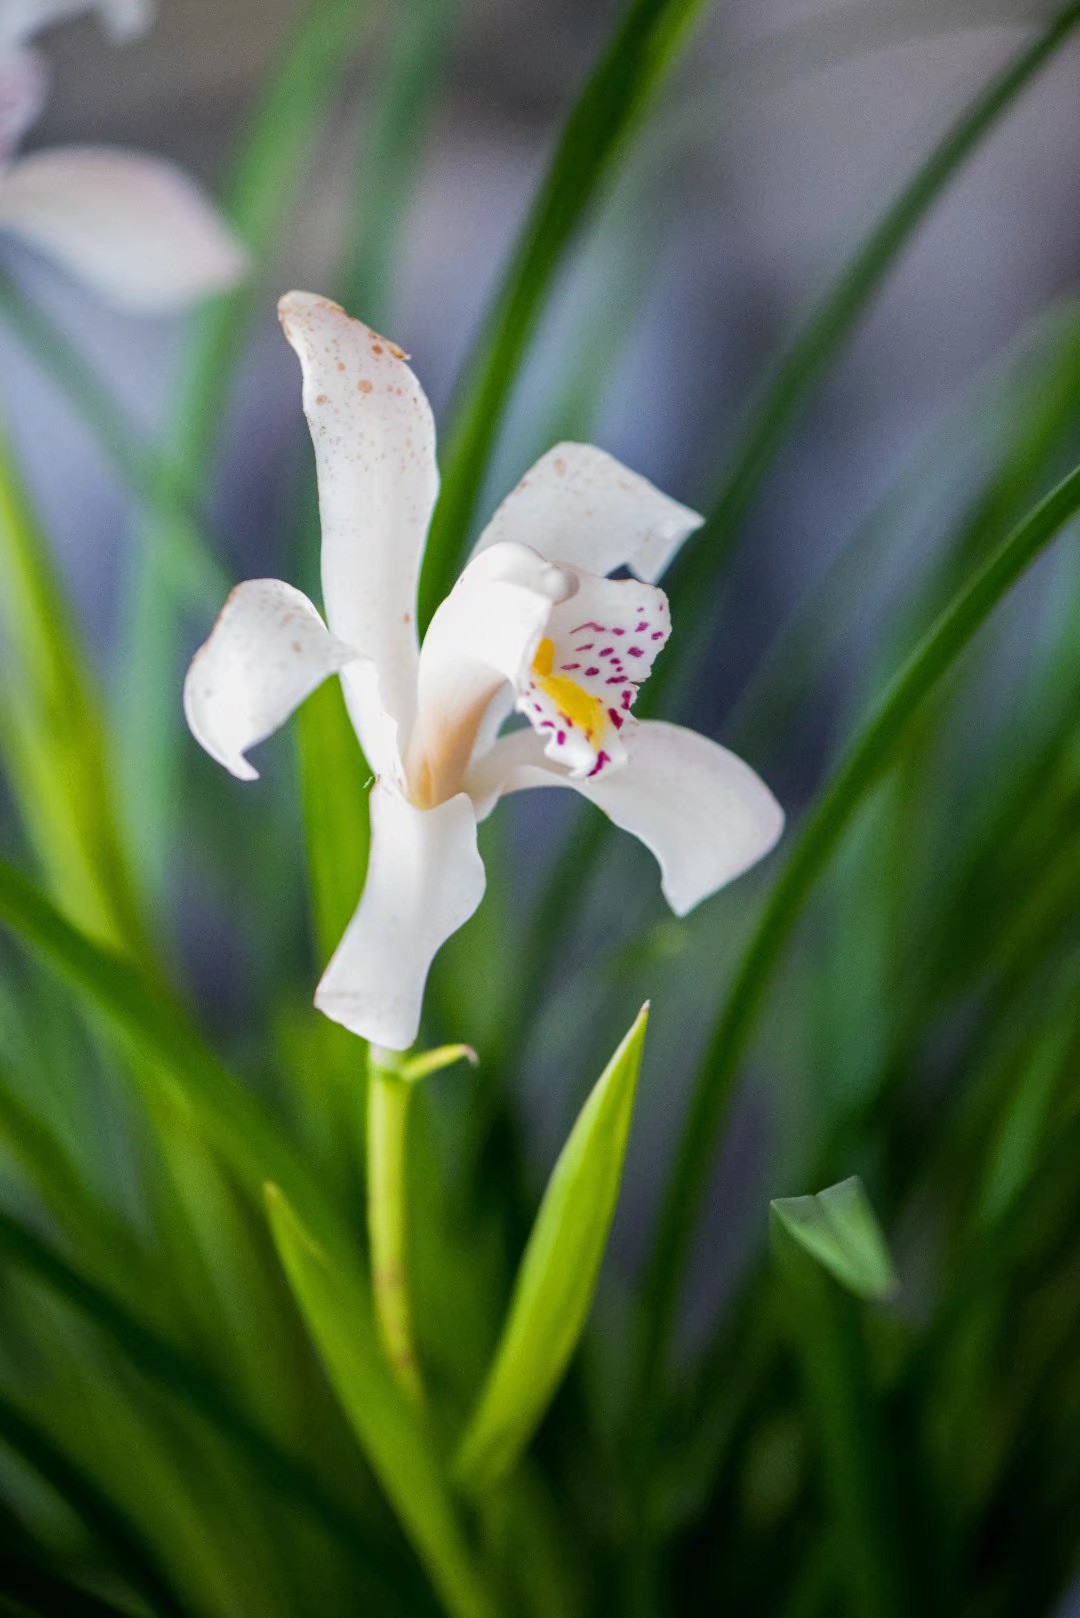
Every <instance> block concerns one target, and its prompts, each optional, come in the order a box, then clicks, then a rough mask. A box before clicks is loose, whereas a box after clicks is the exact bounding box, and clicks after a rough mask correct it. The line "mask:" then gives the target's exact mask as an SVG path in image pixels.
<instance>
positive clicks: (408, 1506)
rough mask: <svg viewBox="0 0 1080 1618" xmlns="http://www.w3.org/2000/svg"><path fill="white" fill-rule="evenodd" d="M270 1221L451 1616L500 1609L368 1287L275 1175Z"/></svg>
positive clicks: (368, 1446) (348, 1409) (302, 1303)
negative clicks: (393, 1367) (321, 1241)
mask: <svg viewBox="0 0 1080 1618" xmlns="http://www.w3.org/2000/svg"><path fill="white" fill-rule="evenodd" d="M266 1207H267V1213H268V1216H269V1220H270V1228H271V1231H272V1234H273V1237H274V1242H275V1245H276V1247H277V1250H278V1255H279V1257H280V1259H281V1262H282V1266H283V1268H284V1270H285V1274H286V1276H287V1277H288V1281H289V1285H290V1286H291V1288H292V1291H293V1295H294V1296H295V1298H296V1301H297V1305H298V1306H299V1309H300V1313H301V1315H302V1316H303V1318H304V1320H305V1321H306V1323H307V1327H308V1330H309V1332H310V1333H311V1336H312V1339H313V1341H314V1343H315V1344H316V1347H317V1348H318V1352H319V1356H320V1358H321V1359H322V1362H323V1364H324V1366H325V1367H326V1371H327V1374H328V1376H329V1378H330V1381H331V1383H332V1385H333V1387H334V1390H335V1392H336V1393H337V1396H338V1399H339V1401H340V1403H341V1406H342V1409H343V1410H344V1412H345V1414H346V1416H347V1417H348V1419H349V1422H350V1424H351V1426H352V1428H353V1431H354V1433H355V1434H356V1437H357V1439H358V1440H359V1442H360V1445H361V1447H362V1448H363V1450H364V1453H365V1454H366V1455H367V1458H368V1460H369V1462H370V1464H371V1467H372V1469H373V1470H374V1472H375V1474H376V1476H377V1477H378V1479H379V1481H380V1483H381V1484H382V1487H383V1489H384V1490H385V1491H386V1495H387V1497H388V1499H389V1500H390V1502H391V1504H392V1505H393V1507H394V1509H395V1510H396V1512H397V1514H398V1516H399V1518H400V1520H401V1522H402V1525H403V1526H404V1528H405V1530H406V1532H407V1533H408V1534H409V1536H410V1538H411V1540H412V1542H413V1545H414V1546H415V1548H416V1550H417V1553H418V1555H419V1556H420V1559H421V1560H422V1562H423V1563H424V1566H425V1567H426V1569H427V1572H428V1575H429V1577H430V1578H431V1581H432V1583H433V1585H434V1586H435V1588H436V1590H437V1591H438V1593H439V1595H440V1597H441V1599H442V1601H443V1603H444V1604H445V1606H446V1609H447V1611H448V1612H449V1613H451V1614H453V1618H493V1609H492V1607H491V1604H490V1602H489V1599H488V1596H487V1593H486V1591H485V1589H484V1587H483V1584H482V1582H481V1580H480V1576H479V1574H478V1572H477V1571H476V1569H475V1567H474V1566H473V1562H472V1557H471V1554H470V1552H469V1550H468V1547H467V1546H466V1544H465V1541H464V1537H463V1535H462V1532H461V1529H460V1526H459V1524H458V1521H457V1517H456V1514H455V1511H454V1508H453V1505H452V1503H451V1500H450V1497H449V1494H448V1492H447V1490H446V1486H445V1484H444V1482H443V1479H442V1476H441V1475H440V1472H439V1468H438V1466H437V1465H436V1462H435V1459H434V1456H433V1454H432V1450H431V1446H430V1443H429V1440H428V1435H427V1433H426V1431H425V1429H424V1427H423V1425H422V1424H421V1421H420V1419H419V1417H418V1416H417V1415H415V1414H414V1412H413V1411H412V1410H411V1409H410V1408H409V1406H408V1405H407V1404H406V1402H405V1400H404V1399H403V1398H402V1396H401V1394H400V1393H399V1392H398V1389H397V1387H396V1386H395V1384H394V1380H393V1377H392V1375H391V1373H390V1370H389V1367H388V1366H387V1364H386V1362H385V1360H384V1359H383V1357H382V1352H381V1349H380V1347H379V1343H378V1340H377V1337H376V1331H375V1321H374V1317H373V1314H372V1309H371V1303H370V1300H369V1298H368V1295H367V1292H366V1291H365V1289H364V1288H363V1287H362V1286H361V1285H360V1283H359V1281H358V1280H357V1279H356V1277H355V1276H353V1275H351V1274H348V1273H346V1271H345V1270H344V1269H343V1268H341V1267H340V1266H338V1265H337V1264H335V1263H333V1262H332V1261H331V1259H330V1258H329V1257H328V1256H327V1254H326V1253H325V1251H324V1250H323V1249H322V1248H321V1247H320V1246H319V1245H318V1244H317V1243H316V1242H315V1241H314V1240H313V1239H312V1237H311V1235H310V1234H309V1232H308V1231H307V1230H306V1229H305V1227H304V1225H303V1224H302V1223H301V1221H300V1220H299V1218H298V1217H297V1215H296V1214H295V1213H294V1211H293V1209H292V1207H291V1206H290V1204H289V1203H288V1201H287V1200H286V1198H285V1197H284V1195H283V1194H282V1192H281V1190H280V1189H279V1188H278V1187H277V1186H274V1185H268V1186H267V1187H266Z"/></svg>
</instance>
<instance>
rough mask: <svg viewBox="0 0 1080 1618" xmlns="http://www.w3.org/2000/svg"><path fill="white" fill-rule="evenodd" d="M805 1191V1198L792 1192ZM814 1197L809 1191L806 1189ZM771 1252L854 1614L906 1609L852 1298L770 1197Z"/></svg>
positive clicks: (883, 1457) (867, 1617)
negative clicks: (802, 1381) (818, 1451)
mask: <svg viewBox="0 0 1080 1618" xmlns="http://www.w3.org/2000/svg"><path fill="white" fill-rule="evenodd" d="M793 1200H802V1199H793ZM811 1200H813V1199H811ZM771 1231H772V1242H773V1254H774V1258H775V1260H776V1264H777V1268H778V1270H779V1273H780V1277H781V1280H782V1283H783V1287H784V1294H785V1302H786V1304H787V1306H788V1314H789V1323H790V1330H791V1335H792V1340H793V1343H794V1346H795V1349H796V1351H797V1353H798V1355H799V1358H800V1360H801V1362H802V1367H803V1372H804V1375H805V1378H806V1384H807V1392H808V1394H809V1401H810V1408H811V1412H812V1415H813V1418H814V1422H815V1425H816V1428H817V1433H818V1443H819V1445H820V1449H821V1456H822V1462H823V1470H824V1475H825V1484H826V1488H827V1490H828V1495H829V1500H830V1505H831V1514H830V1520H829V1522H828V1525H827V1526H828V1530H829V1532H830V1535H831V1536H835V1538H836V1540H837V1542H838V1548H839V1550H840V1555H839V1557H838V1566H839V1568H840V1570H841V1572H842V1576H843V1578H844V1579H845V1580H846V1582H847V1584H848V1593H849V1599H850V1608H849V1609H847V1610H850V1611H851V1612H852V1613H858V1614H859V1618H902V1615H903V1614H904V1613H907V1612H910V1611H911V1610H912V1609H911V1606H910V1605H909V1601H908V1599H907V1594H906V1591H907V1586H908V1583H909V1575H908V1568H907V1559H906V1558H905V1557H904V1555H903V1553H902V1550H901V1546H900V1542H899V1528H898V1523H897V1509H896V1507H897V1498H896V1490H895V1487H894V1482H893V1477H892V1469H891V1466H890V1454H889V1448H888V1446H887V1444H886V1442H885V1436H884V1433H883V1431H882V1421H881V1414H880V1411H879V1408H878V1401H877V1398H876V1396H875V1393H874V1390H873V1377H872V1373H871V1367H870V1365H869V1357H868V1354H867V1349H866V1344H865V1342H864V1340H863V1335H862V1331H861V1321H860V1319H859V1315H858V1310H857V1306H856V1305H855V1304H854V1303H853V1302H852V1300H851V1299H850V1298H848V1297H846V1296H845V1295H844V1293H843V1292H842V1291H840V1290H839V1288H838V1287H837V1286H836V1285H835V1284H834V1282H833V1281H832V1280H830V1278H829V1277H828V1276H827V1275H826V1274H824V1273H823V1271H822V1269H821V1267H820V1264H819V1262H818V1258H819V1255H817V1254H814V1256H813V1257H811V1254H810V1250H809V1248H808V1247H807V1245H806V1243H805V1241H804V1240H803V1236H802V1234H801V1233H800V1232H799V1230H798V1229H796V1230H793V1229H792V1228H791V1225H790V1224H789V1222H788V1220H787V1218H785V1216H784V1215H783V1214H782V1213H781V1212H780V1207H779V1205H778V1204H777V1203H773V1204H772V1215H771Z"/></svg>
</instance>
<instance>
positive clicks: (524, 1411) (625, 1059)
mask: <svg viewBox="0 0 1080 1618" xmlns="http://www.w3.org/2000/svg"><path fill="white" fill-rule="evenodd" d="M648 1016H649V1008H648V1005H647V1004H646V1005H644V1006H642V1008H641V1010H640V1012H639V1013H638V1015H637V1017H636V1018H635V1020H634V1023H633V1025H632V1027H631V1028H630V1029H629V1031H628V1033H627V1034H626V1036H625V1038H624V1039H623V1040H622V1043H621V1044H620V1045H619V1048H618V1050H617V1051H616V1052H615V1054H614V1056H613V1057H612V1058H611V1061H610V1062H609V1063H608V1065H607V1067H606V1068H605V1069H604V1072H603V1073H602V1074H601V1076H600V1078H599V1079H598V1080H597V1082H596V1084H595V1086H594V1087H593V1090H592V1092H591V1094H590V1096H589V1098H588V1100H587V1101H586V1103H585V1105H584V1107H583V1108H582V1109H581V1112H580V1114H579V1115H578V1119H577V1122H576V1123H575V1125H574V1128H573V1130H572V1131H571V1134H570V1138H569V1139H568V1140H567V1142H566V1145H565V1146H564V1147H563V1149H562V1152H561V1153H560V1155H559V1159H558V1162H557V1163H556V1164H555V1167H554V1169H553V1171H552V1174H551V1178H550V1180H549V1181H548V1185H547V1189H546V1190H545V1192H544V1198H543V1202H542V1203H541V1205H540V1211H539V1213H538V1214H537V1216H536V1222H535V1224H534V1225H533V1228H532V1233H531V1235H530V1237H529V1241H528V1245H527V1247H526V1249H525V1255H524V1257H523V1258H522V1261H521V1266H520V1268H519V1270H518V1274H517V1278H516V1280H515V1283H514V1291H513V1296H512V1297H511V1300H510V1308H509V1310H508V1312H507V1317H506V1321H505V1324H504V1326H503V1332H502V1336H501V1338H500V1340H499V1344H498V1347H497V1349H496V1351H495V1358H494V1360H493V1362H492V1366H491V1369H490V1371H489V1373H488V1377H487V1381H486V1383H485V1385H484V1388H483V1391H482V1392H481V1395H480V1399H479V1401H478V1403H477V1406H476V1410H475V1412H474V1415H473V1418H472V1421H471V1423H470V1425H469V1428H468V1430H467V1432H466V1434H465V1437H464V1439H463V1440H462V1444H461V1448H460V1450H459V1452H458V1457H457V1462H456V1468H455V1470H456V1474H457V1476H458V1478H459V1480H460V1481H461V1482H462V1484H464V1485H465V1487H467V1488H469V1489H471V1490H473V1491H477V1490H481V1489H484V1488H488V1487H490V1486H491V1485H492V1484H493V1483H495V1482H497V1480H498V1479H499V1478H500V1477H501V1476H503V1475H504V1474H505V1473H506V1472H508V1471H509V1470H510V1469H511V1468H512V1467H513V1465H514V1464H515V1462H516V1461H517V1459H518V1457H519V1456H520V1454H521V1452H522V1450H523V1449H524V1448H525V1446H526V1444H527V1443H528V1442H529V1439H530V1438H531V1437H532V1434H533V1432H534V1431H535V1429H536V1427H537V1426H538V1425H539V1422H540V1420H541V1418H542V1417H543V1415H544V1412H545V1411H546V1409H547V1407H548V1405H549V1403H550V1401H551V1399H552V1397H553V1395H554V1393H555V1390H556V1388H557V1387H558V1385H559V1382H560V1381H561V1379H562V1376H563V1373H564V1372H565V1370H566V1367H567V1365H568V1364H569V1363H570V1359H571V1357H572V1355H573V1353H574V1350H575V1349H576V1348H577V1345H578V1342H579V1340H580V1338H581V1334H582V1332H583V1331H584V1328H585V1322H586V1320H587V1319H588V1315H589V1310H590V1308H591V1306H592V1300H593V1296H594V1294H595V1291H596V1283H597V1278H598V1275H599V1271H600V1263H601V1260H602V1258H603V1255H604V1248H605V1246H606V1245H607V1238H608V1232H609V1231H610V1229H611V1222H612V1219H613V1217H614V1214H615V1205H616V1202H617V1200H618V1195H619V1186H620V1183H621V1180H622V1171H623V1162H624V1159H625V1156H626V1142H627V1137H628V1135H629V1132H630V1118H631V1114H632V1112H633V1105H634V1096H635V1094H636V1091H637V1081H638V1073H639V1071H640V1068H641V1054H642V1049H643V1046H644V1042H645V1029H646V1026H647V1024H648Z"/></svg>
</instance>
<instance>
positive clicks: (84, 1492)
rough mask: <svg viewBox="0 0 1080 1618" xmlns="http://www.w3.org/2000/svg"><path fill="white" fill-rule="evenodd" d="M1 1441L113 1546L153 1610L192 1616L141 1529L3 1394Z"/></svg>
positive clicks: (169, 1616)
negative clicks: (188, 1613)
mask: <svg viewBox="0 0 1080 1618" xmlns="http://www.w3.org/2000/svg"><path fill="white" fill-rule="evenodd" d="M0 1444H3V1445H5V1446H6V1447H7V1448H8V1449H10V1450H13V1451H14V1453H15V1454H16V1455H18V1456H19V1457H20V1458H21V1459H22V1460H23V1461H25V1463H26V1464H27V1465H28V1466H30V1467H31V1468H32V1469H33V1470H34V1471H35V1472H36V1473H37V1474H38V1475H39V1476H40V1477H42V1478H43V1479H44V1480H45V1481H46V1483H48V1484H49V1486H50V1488H52V1489H54V1490H55V1491H56V1493H57V1494H58V1495H59V1496H60V1497H61V1499H63V1500H65V1501H66V1502H67V1504H68V1505H69V1506H70V1507H71V1509H72V1511H74V1512H75V1513H76V1514H77V1515H78V1516H79V1517H80V1518H81V1519H82V1521H83V1522H84V1523H85V1525H86V1527H87V1528H88V1529H89V1530H90V1532H91V1533H92V1534H93V1535H94V1536H95V1538H96V1539H97V1540H98V1541H99V1542H100V1543H101V1544H102V1545H103V1546H105V1547H107V1549H108V1551H109V1553H110V1555H111V1557H112V1558H113V1561H114V1565H115V1566H116V1568H117V1569H118V1570H119V1571H120V1572H121V1573H122V1574H123V1576H124V1577H125V1578H126V1579H127V1580H128V1581H129V1582H130V1584H131V1585H132V1587H133V1588H134V1589H136V1590H139V1591H141V1592H142V1594H143V1595H144V1596H145V1597H146V1600H147V1601H148V1603H149V1606H150V1610H151V1611H152V1612H154V1613H159V1614H161V1618H186V1615H187V1612H188V1609H187V1607H186V1605H185V1604H184V1602H183V1601H182V1600H181V1599H180V1597H179V1596H178V1595H177V1593H176V1592H175V1590H174V1588H173V1585H172V1582H171V1580H170V1578H169V1575H168V1574H167V1572H166V1571H165V1568H164V1567H163V1566H162V1564H161V1562H160V1561H159V1559H158V1556H157V1553H156V1551H155V1550H154V1549H153V1547H152V1546H151V1545H150V1544H148V1542H147V1541H146V1539H145V1538H144V1536H143V1534H142V1532H141V1530H140V1529H139V1528H138V1527H136V1525H135V1524H134V1523H133V1522H132V1521H131V1519H130V1518H129V1517H128V1516H127V1514H126V1513H125V1512H124V1511H122V1510H121V1508H120V1507H119V1506H118V1505H117V1504H116V1502H115V1501H114V1500H113V1499H112V1498H111V1496H110V1495H109V1494H108V1493H107V1492H106V1491H105V1490H104V1489H103V1488H102V1486H101V1485H100V1484H99V1483H98V1482H97V1480H96V1479H95V1478H92V1477H91V1476H90V1475H89V1473H88V1472H86V1471H84V1470H83V1468H82V1467H81V1466H80V1465H79V1464H78V1463H77V1462H76V1461H74V1460H73V1459H72V1458H71V1457H70V1456H69V1455H68V1454H66V1453H65V1451H64V1450H63V1449H61V1447H60V1445H59V1444H58V1443H57V1442H56V1440H55V1439H54V1438H53V1437H52V1436H51V1435H50V1434H49V1433H47V1432H46V1431H45V1429H44V1428H43V1427H40V1426H39V1425H38V1424H37V1423H36V1422H35V1421H34V1420H33V1419H32V1418H31V1417H30V1416H28V1415H26V1414H25V1413H24V1412H23V1411H22V1410H20V1409H19V1407H18V1406H17V1405H15V1404H13V1403H12V1402H11V1401H10V1400H9V1399H7V1398H4V1397H2V1396H0Z"/></svg>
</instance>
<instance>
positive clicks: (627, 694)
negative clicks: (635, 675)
mask: <svg viewBox="0 0 1080 1618" xmlns="http://www.w3.org/2000/svg"><path fill="white" fill-rule="evenodd" d="M633 700H634V693H633V691H624V692H623V693H622V705H623V707H624V708H629V707H630V705H631V704H632V702H633Z"/></svg>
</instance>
